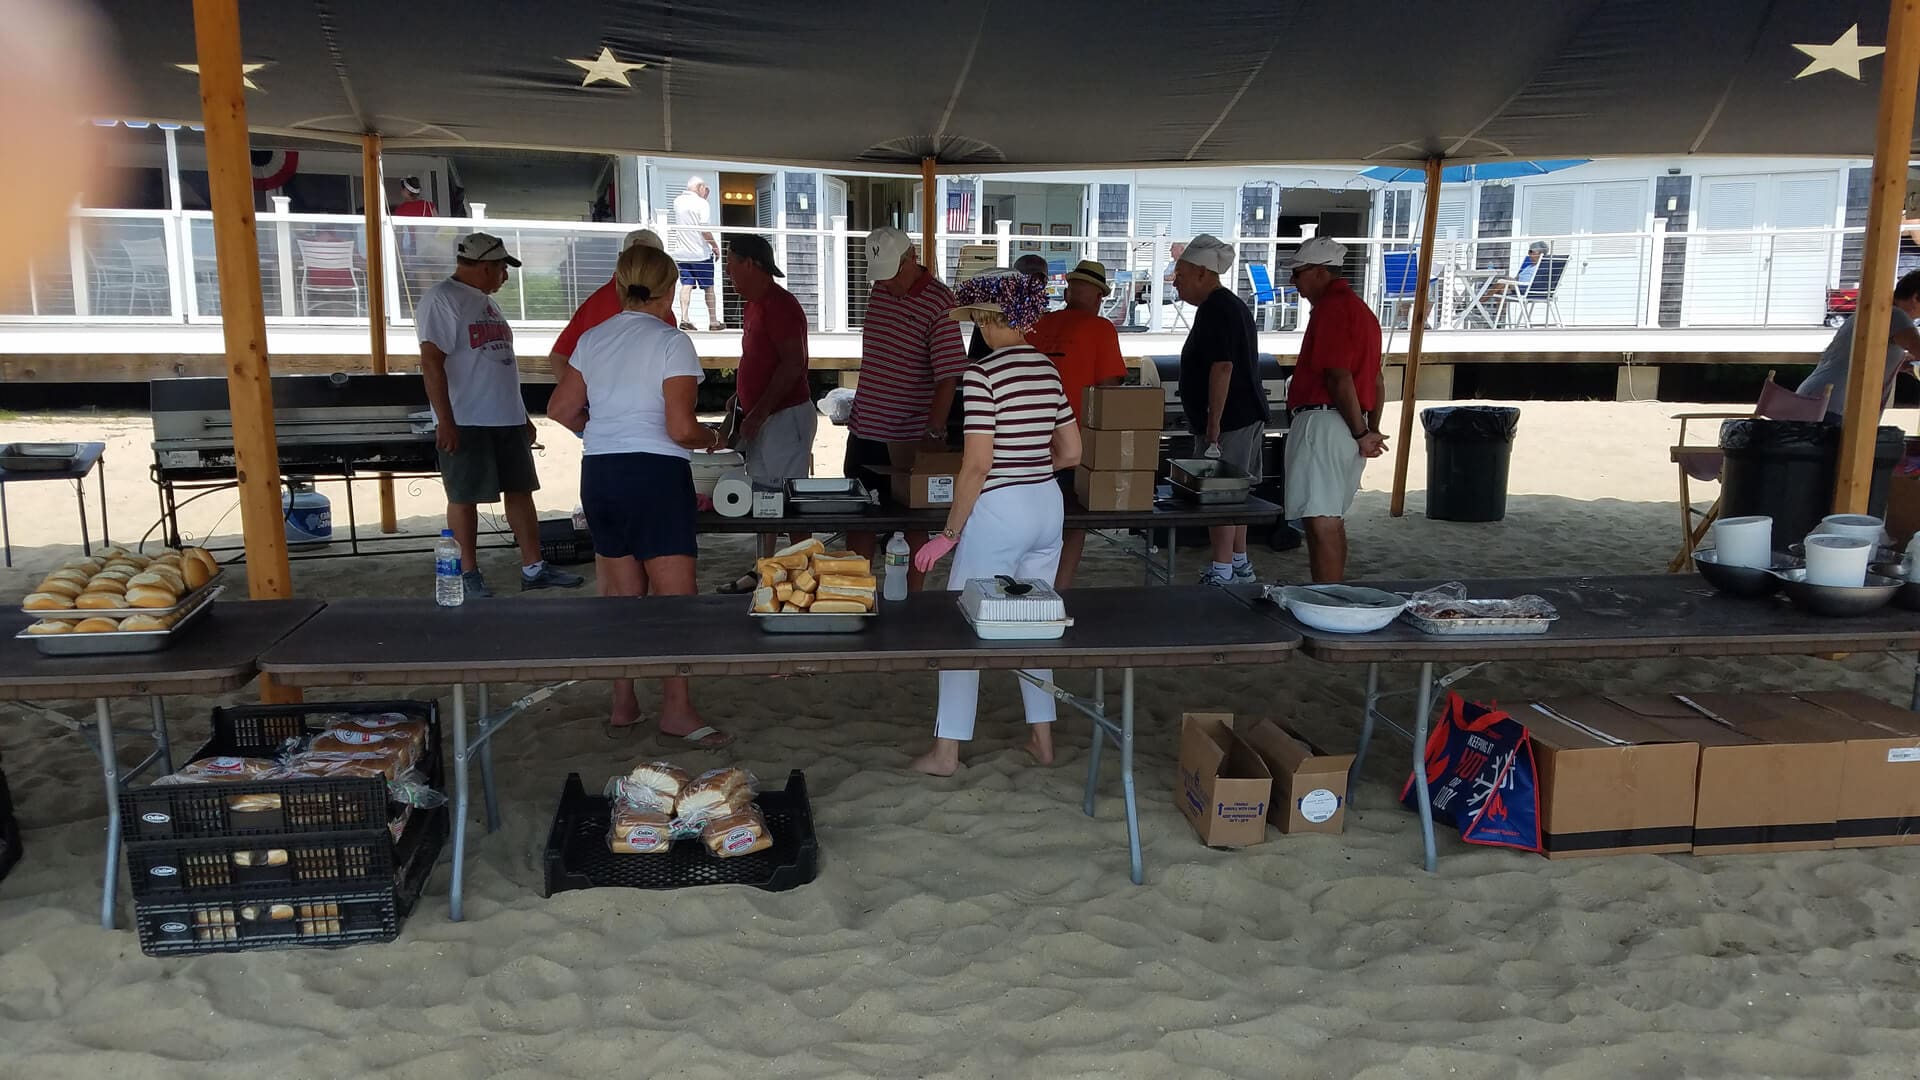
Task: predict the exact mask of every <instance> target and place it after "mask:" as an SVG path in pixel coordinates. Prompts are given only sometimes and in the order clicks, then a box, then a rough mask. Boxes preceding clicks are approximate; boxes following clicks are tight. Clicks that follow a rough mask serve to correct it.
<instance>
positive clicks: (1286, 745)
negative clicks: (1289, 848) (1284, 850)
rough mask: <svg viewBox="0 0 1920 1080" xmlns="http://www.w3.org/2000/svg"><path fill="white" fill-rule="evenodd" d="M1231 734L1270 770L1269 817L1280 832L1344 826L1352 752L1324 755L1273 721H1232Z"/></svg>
mask: <svg viewBox="0 0 1920 1080" xmlns="http://www.w3.org/2000/svg"><path fill="white" fill-rule="evenodd" d="M1234 733H1235V734H1237V735H1239V736H1240V738H1241V739H1243V740H1244V741H1245V742H1246V744H1247V745H1248V746H1249V747H1251V748H1252V749H1253V752H1254V753H1255V754H1257V755H1259V757H1260V760H1261V762H1262V763H1264V764H1265V765H1266V766H1267V770H1268V771H1269V772H1271V773H1272V774H1273V800H1272V803H1271V805H1270V806H1269V807H1268V809H1267V820H1268V821H1271V822H1273V824H1274V826H1275V827H1276V828H1278V829H1279V830H1280V831H1281V832H1283V833H1308V832H1317V833H1339V832H1345V831H1346V828H1347V770H1348V769H1351V768H1352V767H1353V755H1352V754H1323V753H1320V752H1319V751H1317V750H1315V749H1314V748H1313V747H1312V745H1311V744H1309V743H1308V742H1307V741H1306V740H1305V739H1302V738H1301V737H1300V736H1298V735H1296V734H1294V733H1293V732H1291V731H1288V730H1287V729H1285V728H1283V727H1281V726H1280V725H1279V724H1276V723H1274V722H1273V721H1271V720H1257V721H1254V722H1253V723H1251V724H1244V725H1242V726H1236V727H1235V728H1234Z"/></svg>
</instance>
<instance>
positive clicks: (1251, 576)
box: [1233, 563, 1260, 585]
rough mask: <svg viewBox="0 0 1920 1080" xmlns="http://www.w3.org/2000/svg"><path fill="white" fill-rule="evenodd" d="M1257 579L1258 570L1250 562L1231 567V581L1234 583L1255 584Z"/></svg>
mask: <svg viewBox="0 0 1920 1080" xmlns="http://www.w3.org/2000/svg"><path fill="white" fill-rule="evenodd" d="M1259 581H1260V572H1259V571H1257V570H1255V569H1254V568H1253V564H1252V563H1247V564H1246V565H1244V566H1239V565H1236V566H1235V567H1234V568H1233V583H1234V584H1235V585H1255V584H1258V583H1259Z"/></svg>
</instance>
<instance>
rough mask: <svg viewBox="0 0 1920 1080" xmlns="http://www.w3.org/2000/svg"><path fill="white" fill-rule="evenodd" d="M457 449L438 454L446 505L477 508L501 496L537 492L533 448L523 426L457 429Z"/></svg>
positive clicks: (538, 484) (463, 425) (463, 427)
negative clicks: (448, 503)
mask: <svg viewBox="0 0 1920 1080" xmlns="http://www.w3.org/2000/svg"><path fill="white" fill-rule="evenodd" d="M459 431H460V449H458V450H455V451H454V452H453V453H451V454H449V453H447V452H446V451H445V450H442V451H440V481H441V483H443V484H445V485H446V489H447V501H448V502H450V503H453V504H454V505H456V506H468V505H474V506H477V505H479V504H480V503H490V502H494V501H496V500H498V499H499V498H500V496H501V495H503V494H514V493H517V492H523V491H539V490H540V474H539V473H538V472H536V471H535V470H534V467H533V447H532V446H531V445H529V444H528V442H527V428H526V425H524V424H515V425H513V426H512V427H471V426H469V425H466V424H462V425H460V428H459Z"/></svg>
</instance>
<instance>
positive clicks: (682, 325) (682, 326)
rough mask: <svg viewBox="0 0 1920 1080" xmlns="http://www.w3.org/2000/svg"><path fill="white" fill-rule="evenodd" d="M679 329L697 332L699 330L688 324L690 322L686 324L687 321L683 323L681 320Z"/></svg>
mask: <svg viewBox="0 0 1920 1080" xmlns="http://www.w3.org/2000/svg"><path fill="white" fill-rule="evenodd" d="M680 329H682V330H698V329H700V328H699V327H697V326H695V325H693V324H692V323H690V322H687V321H685V320H684V319H683V320H681V322H680Z"/></svg>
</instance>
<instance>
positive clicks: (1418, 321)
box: [1388, 0, 1920, 517]
mask: <svg viewBox="0 0 1920 1080" xmlns="http://www.w3.org/2000/svg"><path fill="white" fill-rule="evenodd" d="M1916 2H1920V0H1916ZM1440 165H1441V159H1440V158H1437V157H1436V158H1428V159H1427V203H1426V206H1425V207H1424V208H1423V210H1422V212H1421V215H1420V258H1419V260H1418V266H1417V269H1416V271H1415V272H1416V273H1417V274H1418V275H1419V276H1418V278H1417V279H1416V280H1415V281H1414V283H1413V325H1412V327H1411V328H1409V330H1408V332H1407V365H1406V369H1405V372H1406V373H1405V374H1404V375H1402V376H1401V379H1400V432H1399V438H1398V440H1397V445H1396V446H1395V447H1394V455H1393V501H1392V502H1391V503H1390V504H1389V506H1388V511H1389V512H1390V513H1391V514H1392V515H1393V516H1394V517H1399V516H1401V515H1402V514H1405V513H1406V512H1407V455H1408V454H1409V453H1411V452H1412V446H1413V410H1414V407H1415V406H1414V391H1416V390H1417V389H1419V386H1420V348H1421V346H1422V345H1424V344H1425V343H1426V337H1427V305H1428V303H1429V302H1430V301H1431V300H1432V299H1433V296H1432V292H1433V290H1432V288H1431V283H1432V279H1433V241H1434V233H1436V232H1438V231H1439V222H1440Z"/></svg>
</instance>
